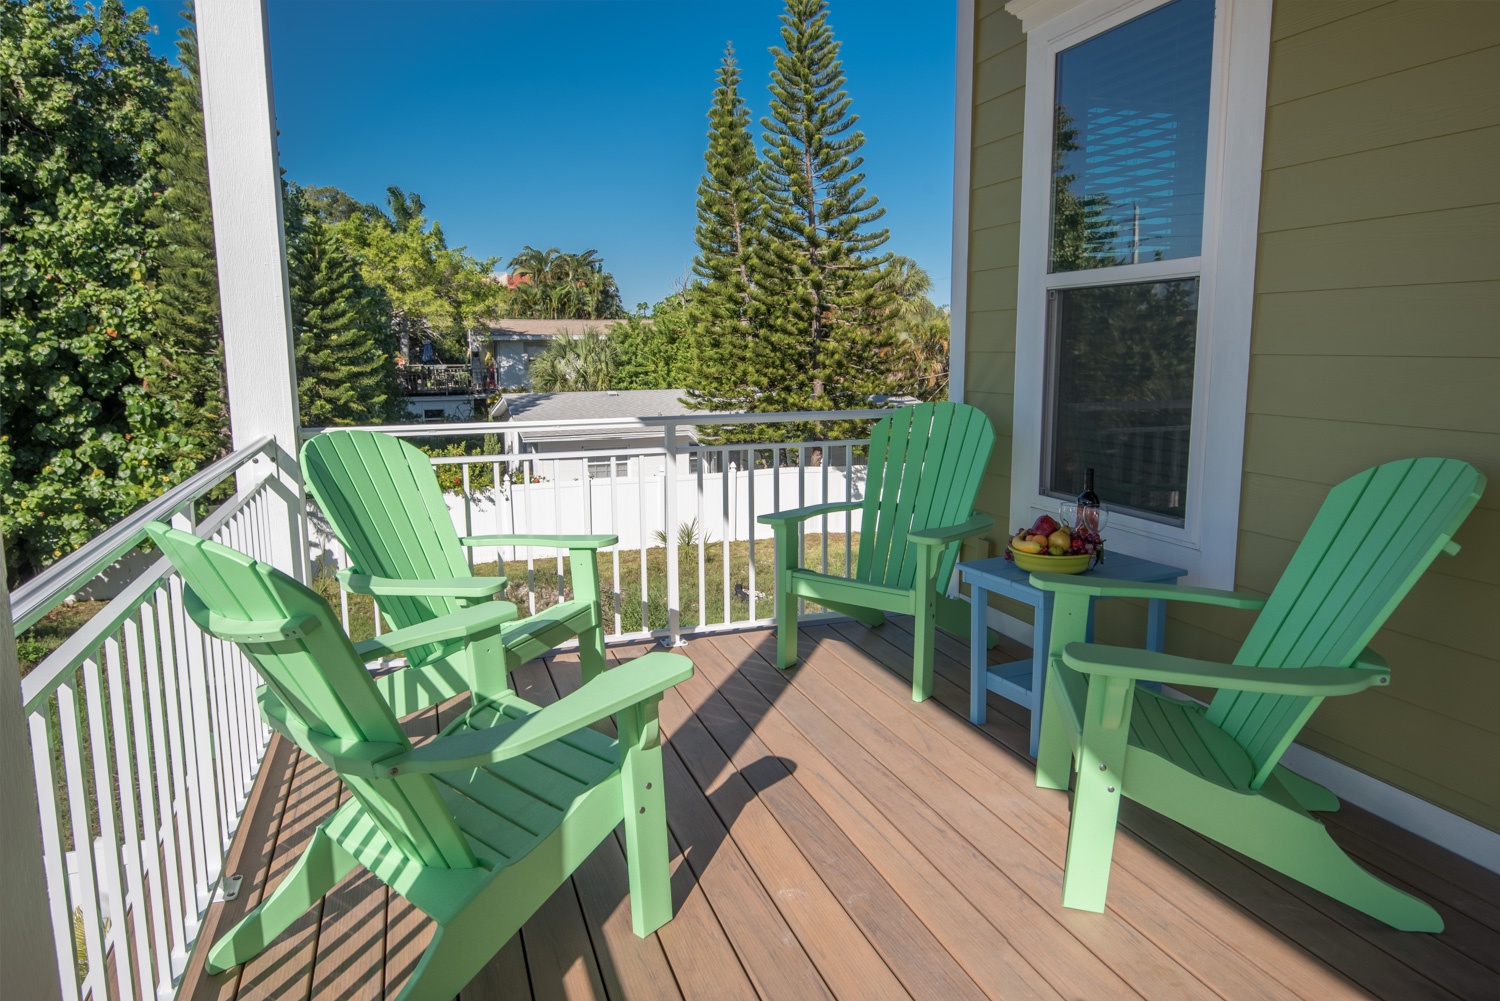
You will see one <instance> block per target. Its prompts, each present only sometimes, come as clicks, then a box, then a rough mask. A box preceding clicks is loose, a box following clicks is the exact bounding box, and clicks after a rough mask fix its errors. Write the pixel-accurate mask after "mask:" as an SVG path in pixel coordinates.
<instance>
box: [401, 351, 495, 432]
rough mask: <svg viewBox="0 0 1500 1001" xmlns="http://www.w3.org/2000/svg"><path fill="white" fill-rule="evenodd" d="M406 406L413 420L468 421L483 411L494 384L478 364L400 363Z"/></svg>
mask: <svg viewBox="0 0 1500 1001" xmlns="http://www.w3.org/2000/svg"><path fill="white" fill-rule="evenodd" d="M397 371H398V374H399V376H400V379H401V385H402V388H403V389H404V390H405V391H406V409H407V412H408V413H409V414H410V415H411V418H412V420H415V421H472V420H476V419H479V418H480V417H481V415H483V413H484V404H485V401H486V400H487V399H488V398H489V395H490V394H491V393H492V392H494V390H495V384H494V381H493V380H492V379H489V378H486V375H485V373H484V371H483V369H482V366H479V365H477V364H475V365H402V366H400V367H399V369H398V370H397Z"/></svg>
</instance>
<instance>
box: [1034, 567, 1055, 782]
mask: <svg viewBox="0 0 1500 1001" xmlns="http://www.w3.org/2000/svg"><path fill="white" fill-rule="evenodd" d="M1041 594H1042V600H1041V601H1040V602H1039V603H1038V604H1037V606H1036V626H1035V628H1034V629H1033V630H1032V637H1031V756H1032V757H1033V758H1034V757H1036V749H1037V744H1038V742H1039V741H1040V740H1041V739H1042V695H1043V692H1042V686H1044V685H1045V684H1046V683H1047V650H1048V648H1049V647H1050V646H1051V645H1052V592H1051V591H1043V592H1041Z"/></svg>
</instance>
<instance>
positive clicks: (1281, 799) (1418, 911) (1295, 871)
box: [1152, 770, 1443, 932]
mask: <svg viewBox="0 0 1500 1001" xmlns="http://www.w3.org/2000/svg"><path fill="white" fill-rule="evenodd" d="M1279 777H1280V770H1278V771H1277V772H1276V773H1273V774H1272V776H1271V779H1270V780H1269V781H1267V782H1266V784H1265V786H1264V787H1263V788H1262V789H1261V795H1259V796H1244V795H1240V794H1237V793H1236V794H1220V793H1217V792H1214V793H1210V794H1209V795H1207V796H1200V797H1198V798H1197V799H1195V800H1192V801H1183V802H1173V803H1170V804H1162V803H1153V804H1152V805H1153V806H1162V807H1166V808H1164V809H1161V812H1162V813H1163V814H1165V815H1166V816H1169V817H1171V818H1172V819H1173V820H1176V821H1178V822H1179V823H1185V824H1186V825H1187V826H1188V827H1191V828H1192V829H1193V830H1196V831H1198V832H1199V833H1201V834H1204V835H1206V836H1207V837H1210V838H1213V839H1214V840H1215V841H1218V842H1219V843H1221V844H1224V845H1227V846H1229V847H1230V848H1233V849H1234V850H1235V851H1237V852H1240V853H1241V854H1243V855H1248V856H1249V857H1250V858H1253V859H1255V860H1256V861H1257V862H1260V863H1261V864H1263V865H1265V866H1268V867H1269V868H1271V869H1274V870H1276V871H1277V872H1280V873H1283V874H1285V875H1287V876H1290V877H1291V878H1292V879H1295V880H1297V881H1299V882H1301V883H1305V884H1306V885H1308V886H1310V887H1312V888H1313V889H1315V890H1319V891H1321V892H1323V893H1326V894H1328V896H1330V897H1332V898H1333V899H1335V900H1338V901H1342V902H1343V903H1345V904H1348V905H1349V906H1350V907H1353V908H1354V909H1355V910H1358V911H1363V912H1364V913H1366V914H1368V915H1370V917H1372V918H1375V919H1376V920H1378V921H1383V922H1385V923H1386V924H1388V925H1390V926H1391V927H1392V928H1396V929H1398V930H1400V931H1425V932H1440V931H1442V930H1443V919H1442V918H1441V917H1439V916H1438V913H1437V911H1435V910H1433V909H1432V907H1430V906H1429V905H1428V904H1426V903H1425V902H1423V901H1421V900H1419V899H1417V898H1416V897H1413V896H1412V895H1411V894H1409V893H1406V892H1404V891H1402V890H1398V889H1396V888H1395V887H1394V886H1391V885H1390V884H1388V883H1386V882H1384V881H1383V880H1381V879H1379V878H1378V877H1376V876H1375V875H1373V874H1372V873H1370V872H1368V871H1367V870H1365V869H1364V868H1363V867H1362V866H1360V865H1359V864H1358V863H1357V862H1355V861H1354V860H1353V859H1351V858H1350V857H1349V856H1348V855H1347V854H1345V853H1344V850H1343V849H1342V848H1340V847H1339V846H1338V843H1337V842H1335V841H1334V840H1333V838H1332V837H1330V836H1329V834H1328V828H1326V827H1324V826H1323V823H1322V821H1320V820H1318V819H1317V818H1315V817H1310V816H1308V815H1307V813H1306V812H1305V811H1303V810H1302V809H1301V806H1300V804H1299V803H1297V797H1296V795H1295V793H1294V790H1292V789H1291V788H1290V787H1289V786H1288V785H1286V783H1284V782H1281V781H1278V780H1279Z"/></svg>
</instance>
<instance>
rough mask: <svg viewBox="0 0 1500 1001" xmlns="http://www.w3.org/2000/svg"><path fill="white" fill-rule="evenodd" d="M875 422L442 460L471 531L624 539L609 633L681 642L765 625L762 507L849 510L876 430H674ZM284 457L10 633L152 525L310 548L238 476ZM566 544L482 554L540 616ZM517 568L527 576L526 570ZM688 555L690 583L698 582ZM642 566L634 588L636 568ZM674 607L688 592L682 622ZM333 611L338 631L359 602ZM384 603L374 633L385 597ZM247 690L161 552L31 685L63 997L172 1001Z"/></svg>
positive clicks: (264, 737)
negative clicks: (151, 531)
mask: <svg viewBox="0 0 1500 1001" xmlns="http://www.w3.org/2000/svg"><path fill="white" fill-rule="evenodd" d="M884 413H885V412H884V411H879V410H870V411H853V412H837V413H807V414H773V415H753V416H743V417H714V418H703V419H698V420H695V419H684V418H651V419H645V420H640V421H605V422H572V429H573V430H580V431H593V430H598V429H599V428H601V427H606V426H628V427H634V428H636V429H637V430H639V429H640V428H641V427H643V426H644V427H648V428H651V429H654V432H655V433H659V435H660V437H659V438H658V439H657V440H658V441H659V442H660V443H659V444H654V445H641V444H639V441H640V437H639V435H637V436H635V442H636V443H635V444H632V445H631V446H630V447H628V448H619V449H590V448H573V449H570V450H568V451H558V452H547V453H535V452H522V451H519V450H518V449H516V448H515V447H514V446H513V447H511V448H506V449H501V450H499V451H495V452H491V453H486V454H482V455H457V456H445V457H439V458H435V459H434V460H433V462H434V465H435V466H436V467H437V468H438V469H439V472H440V473H441V474H443V476H444V477H445V478H448V479H450V481H451V489H450V490H449V491H448V493H447V497H448V502H449V510H450V512H451V513H452V516H453V518H454V522H455V524H456V525H457V527H458V529H459V531H460V532H462V533H464V534H488V533H512V532H514V533H525V534H540V533H547V532H590V533H616V534H619V535H620V536H621V543H620V545H618V546H615V547H611V548H610V549H608V550H605V551H604V552H603V553H601V555H600V571H601V573H600V576H601V584H602V586H603V587H604V588H605V590H606V592H607V596H606V602H607V603H608V605H609V608H608V610H607V612H608V615H609V617H610V620H611V629H610V634H611V637H612V638H620V637H624V636H630V635H634V636H646V635H650V636H656V637H660V638H662V639H664V640H666V641H667V642H670V643H676V642H678V641H679V640H680V638H681V636H682V635H683V634H684V633H689V632H698V631H705V630H715V629H724V628H737V627H744V626H751V625H763V624H766V623H769V622H771V621H772V619H771V614H772V612H773V604H774V601H773V599H772V598H771V596H770V594H769V592H771V590H772V587H771V585H772V582H773V580H774V567H773V565H772V562H771V559H770V554H769V547H768V546H766V547H764V548H765V549H766V552H764V553H762V554H757V553H756V551H755V546H756V541H757V540H768V539H769V537H770V533H769V530H768V529H766V528H765V527H764V526H761V525H759V524H758V523H757V521H756V518H757V516H759V515H761V514H764V513H766V512H769V511H781V510H785V509H787V508H790V507H796V506H801V505H804V504H815V503H822V502H825V501H840V500H848V499H852V500H858V499H859V498H860V497H861V496H862V494H863V485H864V471H865V467H864V464H863V458H862V456H861V455H859V454H857V453H859V452H860V451H861V449H860V446H861V445H864V444H867V439H864V438H846V439H840V440H832V441H801V442H770V441H751V442H737V443H733V444H719V445H703V444H687V443H686V442H689V441H691V440H692V439H691V438H683V439H679V437H678V432H679V429H680V428H684V427H691V426H693V425H694V424H695V423H700V422H701V423H708V422H709V421H710V420H711V421H712V423H713V424H714V425H762V424H784V423H788V422H832V421H851V420H869V419H873V418H878V417H880V416H883V414H884ZM538 427H539V425H531V428H532V429H536V428H538ZM551 428H552V429H554V430H556V429H559V428H561V429H563V430H567V429H568V425H563V424H561V423H558V424H554V425H551ZM379 430H384V431H388V432H394V433H397V434H400V435H403V436H407V437H413V438H425V439H431V438H434V437H443V438H450V439H452V438H465V437H467V438H475V437H479V436H483V435H496V434H499V435H502V436H505V435H508V434H513V433H514V432H515V431H517V430H520V429H518V428H517V427H515V426H506V425H495V424H465V425H442V426H434V425H417V426H401V427H385V428H381V429H379ZM305 433H308V434H315V433H318V429H313V430H310V431H307V432H305ZM509 440H510V441H512V442H514V441H515V439H514V438H511V439H509ZM274 451H275V445H274V444H273V442H272V441H271V440H270V439H269V438H263V439H260V440H259V441H256V442H254V443H253V444H251V445H250V446H248V447H247V448H244V449H241V450H240V451H237V452H235V453H234V454H233V455H231V456H228V457H226V458H224V459H222V460H220V461H219V462H217V463H215V464H214V465H213V466H211V467H210V468H208V469H206V470H204V471H203V472H201V473H199V474H198V475H196V476H194V477H193V478H192V479H190V480H188V481H187V482H185V483H183V484H181V485H179V486H178V487H176V488H174V489H173V490H172V491H170V492H169V493H167V494H165V495H163V496H162V497H160V498H158V499H157V500H155V501H153V502H151V503H150V504H148V505H146V506H145V507H143V508H142V509H141V510H139V511H137V512H135V513H134V514H132V515H131V516H129V517H128V518H126V519H124V520H123V521H121V522H120V523H119V524H117V525H114V526H111V527H110V528H109V529H108V530H106V531H105V532H104V533H102V534H101V535H100V536H99V537H98V538H96V539H94V540H93V541H92V542H90V543H89V544H88V545H86V546H84V547H83V548H81V549H80V550H78V551H77V552H75V553H73V554H72V555H70V556H69V557H67V558H66V559H64V560H62V561H61V562H59V563H58V564H57V565H55V566H53V567H51V568H49V569H48V570H47V571H46V572H44V573H43V574H41V575H40V576H39V577H37V578H36V579H35V580H33V581H31V582H28V583H27V584H26V585H24V586H23V587H21V588H19V589H18V590H17V591H16V592H15V593H14V594H13V595H12V599H13V600H12V613H13V617H14V619H15V624H16V631H17V633H20V632H21V631H22V630H24V629H26V628H28V627H30V626H32V625H33V624H35V623H36V622H38V621H39V620H40V619H42V618H43V617H44V616H45V615H46V614H47V613H48V612H49V611H51V610H52V609H54V608H56V607H57V606H59V605H61V604H63V603H64V602H65V601H66V600H67V599H68V597H69V596H70V595H72V594H74V593H76V592H77V591H78V590H79V589H80V588H81V587H83V586H84V585H85V584H88V583H89V582H90V581H92V580H94V579H96V578H97V577H98V576H99V575H100V574H101V573H103V572H105V571H107V570H109V568H110V567H111V566H113V565H115V564H116V562H117V561H118V560H119V559H120V558H121V557H122V556H126V555H128V554H130V553H131V552H132V551H133V550H136V549H137V548H138V547H139V546H140V544H141V543H142V541H143V540H144V539H145V537H146V536H145V526H146V524H147V523H149V522H151V521H168V522H171V523H173V524H176V525H178V526H179V527H185V528H189V529H194V530H196V531H197V533H198V534H199V535H200V536H202V537H205V538H214V539H216V540H218V541H220V542H223V543H225V544H227V545H229V546H232V547H233V548H235V549H239V550H240V551H242V552H245V553H248V554H250V555H252V556H255V557H257V558H259V559H265V560H268V561H272V562H275V561H276V560H275V556H276V554H277V553H282V554H284V553H286V552H287V541H288V540H287V539H286V538H282V537H278V533H285V532H286V531H287V524H286V523H287V520H288V519H287V515H288V514H289V513H291V514H293V515H294V516H293V517H292V518H291V519H290V520H291V521H292V522H294V523H299V524H294V525H293V526H292V533H293V535H294V536H295V537H298V538H301V537H302V536H301V535H300V534H299V533H300V530H301V528H302V526H301V524H300V522H301V517H300V515H301V514H302V513H303V512H288V511H287V509H286V505H288V504H289V503H291V502H292V500H293V498H292V496H291V494H290V493H289V491H288V490H287V489H286V488H285V487H284V486H282V485H281V482H280V480H279V479H278V478H277V477H276V476H275V475H264V474H263V475H261V476H253V475H247V472H248V471H249V470H250V469H253V468H257V467H256V466H253V465H252V464H259V465H258V468H259V469H262V470H264V471H265V473H267V474H270V473H272V472H273V469H272V462H271V461H270V460H271V458H272V456H273V455H274ZM237 479H239V480H240V481H241V482H243V483H244V484H246V485H244V486H243V487H241V488H238V489H236V491H235V492H234V494H233V496H231V497H230V498H229V499H228V500H226V501H224V502H223V503H221V504H219V505H218V506H217V507H216V508H214V510H213V511H212V513H210V514H208V515H207V516H206V517H204V518H203V519H202V520H201V522H197V523H195V515H194V512H195V511H196V510H199V509H200V508H201V507H202V506H203V505H204V504H205V503H206V499H207V498H209V497H210V496H211V495H215V494H216V491H218V490H219V488H220V487H221V485H224V484H226V483H228V484H231V485H233V484H234V483H235V481H236V480H237ZM313 515H314V516H313V518H312V519H311V520H312V522H313V523H312V524H311V525H309V526H308V532H307V534H306V536H305V537H306V538H308V539H310V540H311V544H312V548H313V552H312V555H313V556H314V558H315V561H316V560H318V559H326V558H328V557H332V559H334V560H335V561H341V557H342V555H343V554H342V553H341V552H340V551H339V549H338V547H337V544H336V543H335V542H333V540H332V539H331V537H329V536H328V534H327V533H326V531H324V532H322V533H321V538H320V532H319V526H318V524H317V521H318V519H317V517H316V513H315V512H314V513H313ZM684 525H692V526H695V527H694V529H693V531H692V533H691V534H692V538H691V539H689V540H687V545H685V546H679V545H677V542H678V533H679V531H680V530H682V528H683V526H684ZM278 526H280V527H278ZM324 527H325V528H326V526H324ZM806 530H807V531H808V532H811V533H821V541H820V543H818V547H819V548H818V550H817V551H820V552H821V558H822V565H823V567H824V569H825V570H830V569H831V570H832V571H833V572H835V573H837V572H841V571H842V572H847V568H848V566H849V562H850V560H851V559H852V556H853V541H852V540H853V536H854V533H857V532H858V530H859V520H858V516H857V513H856V514H855V515H853V516H844V515H834V516H828V517H824V518H822V519H820V520H819V521H815V522H812V523H810V524H809V525H808V526H807V529H806ZM658 533H660V536H661V538H660V539H658V537H657V534H658ZM662 540H665V544H663V541H662ZM740 547H743V548H740ZM684 549H686V550H687V552H686V553H685V552H684ZM562 555H563V554H562V553H561V552H553V551H533V550H531V549H521V550H506V551H503V552H502V551H499V550H496V549H490V550H488V551H480V552H478V553H475V554H472V558H474V559H476V560H484V559H487V558H489V559H496V560H504V561H508V562H510V563H511V564H512V566H511V567H508V568H507V569H508V570H509V572H510V574H511V575H512V576H513V577H514V578H516V586H517V587H518V588H519V587H521V586H522V584H523V577H524V589H525V591H524V594H517V593H514V592H513V593H512V594H511V595H510V596H511V597H513V598H519V599H520V601H521V603H522V604H523V606H524V607H525V608H526V609H527V611H528V612H530V611H534V610H535V609H536V608H538V607H541V606H542V605H544V604H546V603H548V602H551V601H555V600H560V598H561V596H562V592H563V590H564V588H563V586H562V574H563V561H562ZM840 556H842V562H840V559H839V557H840ZM523 560H524V565H525V572H524V575H522V574H520V573H518V572H517V571H518V567H517V566H516V564H518V563H520V562H521V561H523ZM685 560H686V561H688V562H687V564H686V565H687V566H688V567H689V568H690V570H689V574H688V576H689V578H690V579H691V580H692V581H693V583H691V584H690V585H689V587H687V588H684V587H683V585H682V581H683V578H684V573H683V569H684V561H685ZM715 562H717V566H718V574H717V579H716V580H715V581H714V583H713V585H712V588H711V587H710V583H709V582H710V580H711V579H712V578H713V577H714V575H713V574H711V573H710V564H712V563H715ZM631 564H634V566H635V571H634V573H632V571H631V567H630V565H631ZM315 565H316V563H315ZM692 568H695V569H696V575H695V576H694V575H693V574H692V573H691V569H692ZM549 573H550V574H551V575H554V576H553V580H554V582H555V583H553V584H552V585H551V586H548V582H547V578H548V577H549ZM637 574H638V576H639V582H638V585H637V583H636V582H635V581H633V580H631V578H632V576H634V575H637ZM627 585H629V589H630V593H629V594H627V593H626V590H627ZM684 597H687V598H690V599H695V601H694V602H693V603H692V604H691V615H690V616H689V619H688V620H686V621H685V620H684V610H685V609H684ZM339 601H340V603H341V605H342V609H343V613H344V621H345V625H346V627H347V626H348V624H349V599H348V596H347V595H341V597H340V599H339ZM637 602H638V604H637ZM373 611H374V612H375V613H376V614H374V616H373V618H374V627H373V628H374V629H375V630H376V631H379V629H380V622H379V614H378V609H373ZM257 684H258V678H257V677H256V675H255V672H254V671H253V669H252V668H251V667H250V666H249V664H248V663H247V662H246V661H245V659H244V658H243V656H242V655H241V654H240V653H239V651H238V649H237V648H235V647H234V646H233V645H229V644H223V643H219V642H218V641H215V640H212V639H209V638H207V637H205V636H204V635H203V634H202V633H201V632H200V631H199V630H198V629H197V628H196V626H194V625H193V623H192V622H191V621H190V620H189V619H188V618H187V616H186V614H185V611H184V608H183V604H182V582H181V579H180V578H179V577H178V576H177V575H176V574H175V573H173V572H172V569H171V566H170V564H169V563H168V562H167V561H166V560H158V561H157V562H155V563H154V564H153V565H151V566H149V567H148V568H147V569H146V570H145V571H144V572H142V573H140V574H139V575H137V576H136V577H135V578H134V579H133V580H131V581H130V582H129V583H128V584H126V585H125V586H124V589H123V590H122V591H121V592H120V593H119V594H118V596H117V597H115V598H113V599H112V600H111V601H109V602H108V603H107V604H106V605H105V606H104V607H103V608H102V609H101V610H100V611H98V612H97V613H96V614H95V615H94V616H93V618H91V619H90V620H89V621H88V622H87V623H86V624H85V625H83V626H82V627H80V628H79V630H78V631H77V632H76V633H74V634H73V635H72V636H70V637H69V638H68V639H66V640H65V641H64V642H63V643H62V645H61V646H59V647H58V648H57V649H56V650H55V651H54V652H53V653H52V654H50V655H49V656H48V657H46V658H45V659H44V660H43V661H42V662H41V663H39V664H37V665H36V666H35V668H34V669H33V670H32V671H31V672H30V673H29V674H28V675H27V676H26V677H25V678H24V679H22V682H21V696H22V702H23V707H24V711H25V713H26V715H27V719H28V723H29V727H30V739H31V747H32V756H33V762H32V764H33V771H34V775H35V781H36V792H37V799H38V805H39V807H40V815H41V821H42V848H43V858H42V859H41V865H42V867H43V870H44V872H45V875H46V880H47V887H48V900H49V907H50V912H51V919H52V920H51V923H52V927H53V938H54V942H55V947H56V962H57V968H58V972H59V975H60V980H61V982H62V988H63V996H64V997H65V998H70V999H83V1001H89V999H92V1001H103V999H106V998H111V999H112V998H126V997H139V998H148V997H157V998H167V997H171V996H172V995H173V993H174V992H175V990H176V985H177V983H178V982H179V978H180V977H181V975H182V973H183V971H184V969H185V967H186V962H187V957H188V954H189V951H190V950H191V949H192V947H193V945H194V943H195V941H196V939H197V934H198V929H199V926H200V923H201V920H202V916H203V914H204V912H205V909H206V908H207V906H208V905H209V903H210V901H211V900H212V899H213V897H214V894H215V892H216V890H217V889H218V886H219V883H220V877H221V875H222V873H221V868H222V865H223V859H224V856H225V853H226V852H227V850H228V848H229V846H230V843H231V841H232V839H233V837H234V833H235V830H236V828H237V826H238V823H239V819H240V815H241V813H242V811H243V809H244V805H245V801H246V797H247V796H248V795H249V792H250V789H251V787H252V785H253V783H254V780H255V776H256V773H257V770H258V769H259V766H260V763H261V760H262V758H263V756H264V753H265V749H266V745H267V741H268V740H269V737H270V731H269V730H268V728H267V727H266V726H265V725H264V724H263V723H261V721H260V719H259V717H258V714H257V712H256V709H255V701H254V690H255V687H256V685H257ZM11 864H21V865H25V864H33V863H31V861H30V860H12V861H11Z"/></svg>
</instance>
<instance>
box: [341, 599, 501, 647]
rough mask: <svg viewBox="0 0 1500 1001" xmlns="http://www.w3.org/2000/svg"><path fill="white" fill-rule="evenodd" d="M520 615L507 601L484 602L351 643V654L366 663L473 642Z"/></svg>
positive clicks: (498, 629) (496, 630)
mask: <svg viewBox="0 0 1500 1001" xmlns="http://www.w3.org/2000/svg"><path fill="white" fill-rule="evenodd" d="M519 614H520V610H519V609H517V608H516V606H515V605H513V604H511V603H510V602H508V601H486V602H485V603H484V604H482V605H474V606H472V607H470V608H463V609H459V610H458V611H456V612H449V613H448V614H447V615H440V616H438V617H437V618H435V619H429V620H428V621H426V622H419V623H417V624H416V625H414V626H407V627H406V628H405V629H396V630H394V631H392V632H388V633H386V634H385V635H383V636H376V637H375V638H374V639H369V640H365V641H364V642H362V643H356V644H354V652H355V653H357V654H359V655H360V656H361V657H363V658H364V659H365V660H367V661H371V660H375V659H376V658H378V657H390V656H394V655H395V654H398V653H400V652H401V651H403V650H410V649H411V648H412V647H414V646H426V645H427V644H429V643H446V642H448V641H449V640H456V639H475V638H478V637H482V636H488V635H490V634H492V633H496V632H499V631H500V627H501V626H502V625H504V624H505V623H507V622H510V621H512V620H514V619H515V618H516V616H517V615H519Z"/></svg>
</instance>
